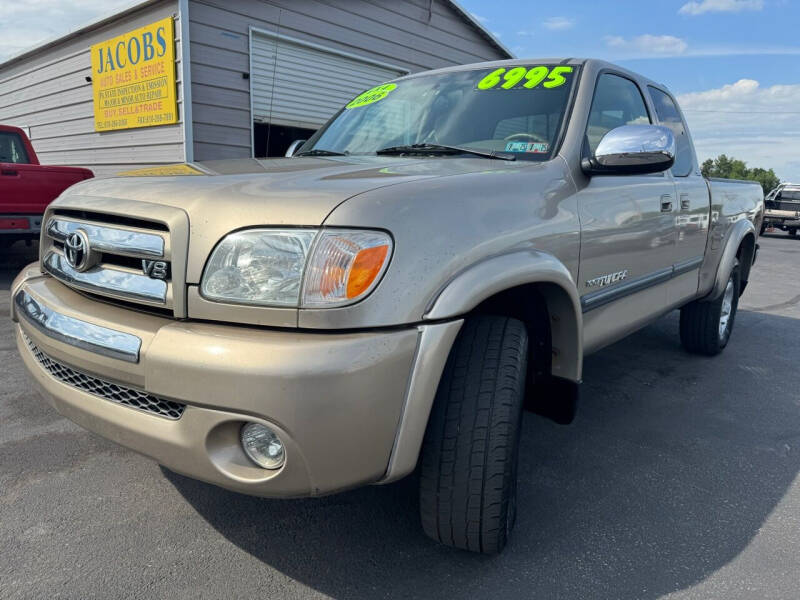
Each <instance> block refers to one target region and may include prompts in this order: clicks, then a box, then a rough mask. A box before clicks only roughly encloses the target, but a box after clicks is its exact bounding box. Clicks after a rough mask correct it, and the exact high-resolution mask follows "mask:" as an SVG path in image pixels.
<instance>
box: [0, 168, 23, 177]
mask: <svg viewBox="0 0 800 600" xmlns="http://www.w3.org/2000/svg"><path fill="white" fill-rule="evenodd" d="M0 175H8V176H10V177H14V176H15V175H19V171H15V170H14V169H3V170H2V171H0Z"/></svg>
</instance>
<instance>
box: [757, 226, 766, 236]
mask: <svg viewBox="0 0 800 600" xmlns="http://www.w3.org/2000/svg"><path fill="white" fill-rule="evenodd" d="M766 230H767V224H766V223H761V229H759V230H758V235H760V236H761V235H764V232H765V231H766Z"/></svg>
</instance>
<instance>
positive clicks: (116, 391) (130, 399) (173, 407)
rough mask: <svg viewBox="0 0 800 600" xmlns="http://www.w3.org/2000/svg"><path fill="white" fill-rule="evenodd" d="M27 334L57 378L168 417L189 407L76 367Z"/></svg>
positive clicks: (30, 344) (33, 349) (37, 355)
mask: <svg viewBox="0 0 800 600" xmlns="http://www.w3.org/2000/svg"><path fill="white" fill-rule="evenodd" d="M24 338H25V343H26V344H27V345H28V348H29V349H30V351H31V354H33V357H34V358H35V359H36V362H38V363H39V364H40V365H42V368H44V370H45V371H47V372H48V373H50V375H52V376H53V377H54V378H55V379H58V380H59V381H60V382H62V383H65V384H67V385H69V386H71V387H74V388H77V389H79V390H82V391H84V392H87V393H89V394H92V395H93V396H97V397H99V398H103V399H104V400H108V401H110V402H114V403H116V404H122V405H123V406H127V407H129V408H135V409H137V410H141V411H143V412H146V413H150V414H152V415H158V416H160V417H165V418H167V419H173V420H175V419H180V418H181V416H182V415H183V411H184V410H185V409H186V405H185V404H179V403H177V402H172V401H170V400H164V399H163V398H159V397H158V396H153V395H152V394H148V393H147V392H144V391H141V390H136V389H133V388H129V387H126V386H123V385H119V384H116V383H111V382H110V381H105V380H103V379H100V378H99V377H94V376H93V375H87V374H86V373H82V372H81V371H77V370H75V369H73V368H72V367H69V366H67V365H65V364H63V363H60V362H58V361H57V360H55V359H54V358H52V357H50V356H48V355H47V354H45V353H44V352H42V350H40V349H39V347H38V346H37V345H36V344H34V343H33V341H31V339H30V338H28V336H24Z"/></svg>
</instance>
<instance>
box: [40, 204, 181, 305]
mask: <svg viewBox="0 0 800 600" xmlns="http://www.w3.org/2000/svg"><path fill="white" fill-rule="evenodd" d="M43 227H44V238H43V239H44V242H45V243H44V244H43V246H42V251H41V255H42V260H41V263H42V268H43V269H44V270H45V271H46V272H48V273H49V274H50V275H52V276H53V277H55V278H56V279H58V280H60V281H61V282H63V283H64V284H66V285H68V286H70V287H72V288H75V289H77V290H80V291H82V292H86V293H88V294H92V295H94V296H97V297H100V298H102V299H105V300H107V301H117V302H119V303H125V304H126V305H130V304H131V303H133V304H134V305H137V306H140V307H143V308H146V307H149V308H151V309H153V310H156V311H158V312H168V313H170V314H174V309H175V303H174V291H175V289H174V286H173V277H172V269H171V267H172V248H171V245H170V231H169V228H168V227H167V226H166V225H164V224H163V223H157V222H152V221H146V220H143V219H136V218H130V217H120V216H117V215H110V214H103V213H97V212H87V211H76V210H56V211H54V212H53V213H52V214H50V215H48V217H47V219H46V222H45V223H44V225H43Z"/></svg>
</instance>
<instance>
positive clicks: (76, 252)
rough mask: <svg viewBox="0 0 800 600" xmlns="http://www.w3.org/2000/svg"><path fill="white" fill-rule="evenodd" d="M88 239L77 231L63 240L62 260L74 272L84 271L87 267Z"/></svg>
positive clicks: (81, 232)
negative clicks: (64, 259) (63, 259)
mask: <svg viewBox="0 0 800 600" xmlns="http://www.w3.org/2000/svg"><path fill="white" fill-rule="evenodd" d="M89 254H90V251H89V238H87V237H86V234H85V233H84V232H83V231H81V230H78V231H76V232H74V233H71V234H69V235H68V236H67V239H66V240H64V258H66V259H67V263H69V265H70V266H71V267H72V268H73V269H75V270H76V271H85V270H86V269H87V267H88V266H89Z"/></svg>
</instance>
